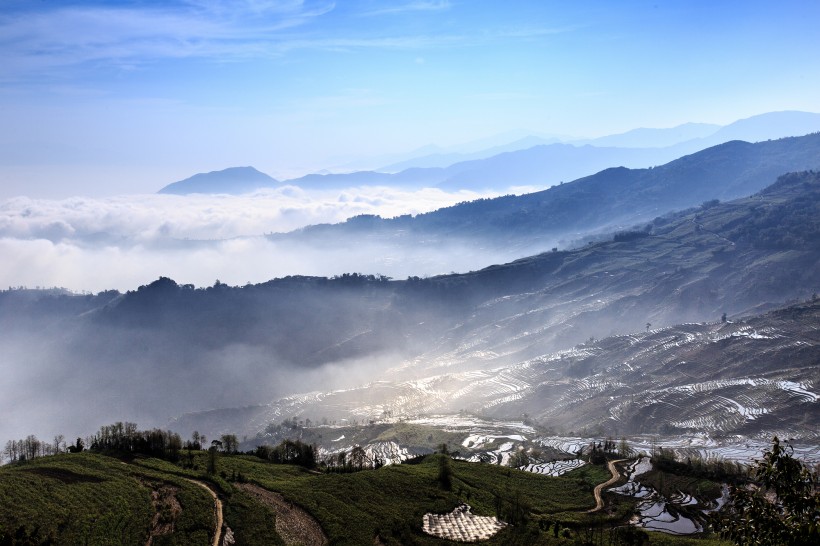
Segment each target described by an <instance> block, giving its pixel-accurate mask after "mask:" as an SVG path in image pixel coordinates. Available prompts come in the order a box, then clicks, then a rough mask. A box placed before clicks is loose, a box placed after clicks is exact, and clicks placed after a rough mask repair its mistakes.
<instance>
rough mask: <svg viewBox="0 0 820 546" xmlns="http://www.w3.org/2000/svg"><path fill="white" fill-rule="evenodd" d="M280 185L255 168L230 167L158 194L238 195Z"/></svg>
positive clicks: (200, 175)
mask: <svg viewBox="0 0 820 546" xmlns="http://www.w3.org/2000/svg"><path fill="white" fill-rule="evenodd" d="M277 184H279V181H278V180H276V179H275V178H272V177H270V176H268V175H267V174H265V173H263V172H260V171H257V170H256V169H254V168H253V167H230V168H228V169H223V170H221V171H211V172H209V173H199V174H195V175H194V176H191V177H189V178H186V179H185V180H180V181H179V182H174V183H172V184H168V185H167V186H165V187H164V188H162V189H161V190H159V192H158V193H170V194H176V195H188V194H190V193H228V194H238V193H245V192H249V191H253V190H256V189H260V188H267V187H273V186H276V185H277Z"/></svg>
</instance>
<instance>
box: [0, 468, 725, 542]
mask: <svg viewBox="0 0 820 546" xmlns="http://www.w3.org/2000/svg"><path fill="white" fill-rule="evenodd" d="M441 457H442V456H441V455H434V456H430V457H427V458H426V459H425V460H424V461H423V462H421V463H419V464H405V465H399V466H387V467H383V468H380V469H378V470H368V471H363V472H357V473H350V474H321V473H317V472H312V471H309V470H306V469H304V468H300V467H296V466H289V465H274V464H270V463H267V462H265V461H262V460H260V459H257V458H255V457H252V456H245V455H237V456H221V457H220V458H219V461H218V466H217V475H215V476H209V475H207V474H205V473H204V472H203V471H202V469H204V468H205V454H204V453H195V454H194V458H195V462H196V463H197V467H198V469H199V470H193V469H190V468H189V469H183V468H182V467H181V466H180V465H177V464H172V463H170V462H168V461H164V460H159V459H150V458H135V459H133V460H130V461H128V462H127V463H124V462H123V461H120V460H119V459H116V458H112V457H106V456H103V455H95V454H89V453H82V454H73V455H59V456H54V457H45V458H42V459H36V460H34V461H31V462H29V463H26V464H22V465H9V466H6V467H2V468H0V537H4V534H5V537H11V538H7V542H8V543H9V544H15V542H14V540H15V539H14V537H15V535H16V534H17V535H19V536H20V537H22V536H24V535H20V534H19V531H20V529H21V528H23V532H24V533H26V534H28V535H31V534H33V533H36V534H37V537H38V540H35V541H30V542H26V543H32V544H41V543H44V539H47V538H49V537H51V538H53V539H54V542H53V543H56V544H112V543H115V544H141V545H144V544H146V542H147V539H148V536H149V532H151V529H154V532H155V533H157V532H159V531H162V530H163V527H162V525H163V523H164V524H172V526H173V533H172V534H168V535H161V534H159V535H156V536H155V537H154V539H153V544H179V545H184V544H192V545H193V544H207V543H208V541H209V540H210V538H211V534H212V532H213V525H214V520H213V501H212V499H211V498H210V497H209V496H208V495H207V492H206V491H204V490H202V488H201V487H199V486H197V485H196V484H193V483H191V482H189V481H188V479H196V480H200V481H204V482H207V483H208V484H209V485H210V486H211V487H212V488H213V489H214V490H215V491H217V492H218V493H219V495H220V497H221V499H222V501H223V505H224V515H225V523H226V525H227V526H228V527H230V528H231V529H232V531H233V533H234V535H235V538H236V540H237V544H252V545H265V544H274V545H278V544H282V541H281V539H280V538H279V537H278V535H277V534H276V531H275V517H274V514H273V512H272V511H271V509H269V508H268V507H266V506H264V505H262V504H260V503H259V502H258V501H256V500H255V499H254V498H253V497H251V496H250V495H248V494H246V493H244V492H243V491H241V490H239V488H237V487H234V485H233V484H234V482H233V481H232V480H233V479H236V478H238V477H239V476H241V478H242V480H243V481H247V482H250V483H254V484H256V485H259V486H261V487H263V488H265V489H268V490H271V491H276V492H279V493H281V494H282V495H283V496H284V497H285V499H286V500H287V501H289V502H292V503H293V504H295V505H298V506H300V507H302V508H304V509H305V510H307V511H308V512H309V513H310V514H311V515H313V517H315V518H316V519H317V521H318V522H319V523H320V525H321V527H322V529H323V530H324V532H325V533H326V534H327V536H328V538H329V541H330V543H331V544H340V545H341V544H349V545H358V544H373V543H374V539H375V538H376V537H378V538H379V539H381V541H382V542H383V543H385V544H420V545H427V544H429V545H433V544H454V543H450V542H449V541H445V540H441V539H437V538H433V537H430V536H427V535H424V534H423V533H422V532H421V524H422V516H423V515H424V514H425V513H427V512H435V513H445V512H449V511H451V510H452V509H453V508H455V507H456V506H457V505H458V504H459V503H461V502H466V503H468V504H470V505H471V506H472V507H473V513H475V514H478V515H485V516H495V515H497V514H499V513H500V514H501V515H502V516H504V518H505V519H507V520H510V519H512V520H513V521H515V522H516V525H514V526H510V527H508V528H507V529H505V530H503V531H501V532H500V533H499V534H498V535H496V536H495V537H494V538H493V539H491V540H489V541H487V542H485V543H486V544H491V545H500V544H576V543H580V542H579V541H580V540H581V539H583V538H584V533H587V534H589V532H590V531H589V529H590V528H592V527H596V526H598V527H603V528H604V529H606V530H609V529H610V528H612V527H614V526H615V525H618V524H621V523H622V522H623V521H624V520H625V519H626V518H627V517H628V516H629V515H630V513H631V511H632V509H633V507H634V505H633V504H632V503H631V502H630V501H629V500H628V499H623V498H620V499H617V501H616V502H615V503H614V504H613V505H612V509H611V510H609V511H608V512H605V513H603V514H601V513H597V514H587V513H586V510H588V509H589V508H591V507H593V506H594V504H595V503H594V499H593V495H592V489H593V488H594V486H595V485H596V484H598V483H600V482H602V481H605V480H606V479H608V477H609V473H608V471H607V470H606V469H605V468H604V467H603V466H594V465H586V466H584V467H582V468H580V469H578V470H576V471H573V472H570V473H568V474H566V475H564V476H561V477H559V478H551V477H545V476H541V475H536V474H530V473H525V472H521V471H518V470H514V469H509V468H505V467H498V466H491V465H483V464H479V463H467V462H463V461H455V460H451V461H449V465H450V469H451V486H450V488H449V489H447V488H445V487H443V486H442V484H441V482H440V480H439V469H440V464H441ZM162 491H164V492H165V493H166V495H165V497H163V496H162V495H160V498H159V500H157V499H156V497H157V492H162ZM168 491H171V494H170V495H168V494H167V493H168ZM152 492H153V493H154V497H155V499H154V500H152ZM556 522H557V523H558V524H559V525H560V527H559V530H560V531H561V532H560V533H559V536H558V537H556V536H555V534H556V533H555V524H556ZM167 528H168V526H167V525H166V527H165V529H166V530H167ZM564 529H567V531H564ZM607 532H608V531H607ZM564 533H566V534H567V535H568V537H569V538H567V537H565V536H564ZM650 537H651V543H652V544H669V545H675V544H697V545H701V546H702V545H710V544H719V543H718V542H712V541H707V540H702V539H693V538H681V537H669V536H665V535H660V534H657V533H653V534H651V535H650ZM2 543H3V542H2V541H1V540H0V544H2ZM17 543H23V542H22V540H19V541H18V542H17Z"/></svg>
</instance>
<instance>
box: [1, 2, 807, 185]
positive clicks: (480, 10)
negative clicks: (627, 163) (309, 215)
mask: <svg viewBox="0 0 820 546" xmlns="http://www.w3.org/2000/svg"><path fill="white" fill-rule="evenodd" d="M818 20H820V3H818V2H815V1H812V0H807V1H800V2H795V1H782V2H776V3H775V2H757V1H721V2H713V1H680V2H674V1H655V2H643V1H624V2H609V1H605V2H569V1H567V2H559V1H545V0H532V1H526V0H521V1H510V2H503V3H502V2H497V1H482V0H470V1H466V0H396V1H392V2H387V1H375V0H348V1H343V0H338V1H335V2H334V1H329V0H304V1H299V0H268V1H266V0H247V1H241V0H240V1H231V2H223V1H220V0H191V1H182V2H178V1H177V2H174V1H152V0H136V1H129V2H109V1H106V2H103V1H70V0H69V1H50V0H43V1H30V0H0V119H2V123H0V199H3V198H10V197H15V196H21V195H25V196H28V197H32V198H50V199H63V198H67V197H73V196H88V197H95V198H98V197H107V196H115V195H121V194H135V193H152V192H155V191H156V190H158V189H159V188H161V187H163V186H165V185H166V184H168V183H171V182H174V181H176V180H180V179H182V178H186V177H188V176H190V175H192V174H194V173H197V172H207V171H211V170H218V169H223V168H226V167H231V166H242V165H253V166H254V167H256V168H257V169H259V170H262V171H263V172H266V173H268V174H270V175H272V176H274V177H277V178H289V177H293V176H297V175H301V174H304V173H306V172H312V171H317V170H320V169H324V168H331V169H333V168H336V169H340V168H344V167H345V166H346V165H347V166H349V165H352V164H353V163H356V164H359V165H367V164H368V163H369V164H370V166H371V167H378V166H380V165H379V164H378V162H379V158H380V157H383V156H384V155H385V154H393V153H401V152H409V151H411V150H413V149H416V148H419V147H422V146H425V145H428V144H436V145H440V146H452V145H457V144H460V143H465V142H469V141H472V140H476V139H480V138H485V137H490V136H492V135H495V134H499V133H504V132H507V131H516V130H519V131H520V130H525V131H531V132H537V133H539V134H557V135H570V136H578V137H594V136H601V135H606V134H612V133H617V132H622V131H626V130H629V129H632V128H636V127H671V126H674V125H677V124H680V123H684V122H689V121H693V122H708V123H718V124H726V123H729V122H732V121H734V120H737V119H741V118H744V117H749V116H752V115H755V114H760V113H763V112H769V111H777V110H805V111H813V112H817V111H820V70H818V68H820V67H819V66H818V59H817V51H819V50H820V34H818V33H817V31H816V22H817V21H818Z"/></svg>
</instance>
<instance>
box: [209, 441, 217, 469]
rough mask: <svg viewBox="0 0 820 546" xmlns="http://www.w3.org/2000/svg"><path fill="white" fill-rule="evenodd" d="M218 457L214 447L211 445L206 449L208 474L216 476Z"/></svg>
mask: <svg viewBox="0 0 820 546" xmlns="http://www.w3.org/2000/svg"><path fill="white" fill-rule="evenodd" d="M214 441H216V440H214ZM218 457H219V454H218V452H217V449H216V446H215V445H212V446H211V447H210V448H208V467H207V470H208V474H212V475H213V474H216V470H217V468H216V467H217V460H218Z"/></svg>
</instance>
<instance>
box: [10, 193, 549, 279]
mask: <svg viewBox="0 0 820 546" xmlns="http://www.w3.org/2000/svg"><path fill="white" fill-rule="evenodd" d="M490 196H492V195H490V194H482V193H476V192H469V191H459V192H445V191H441V190H438V189H423V190H418V191H403V190H396V189H389V188H358V189H348V190H339V191H305V190H302V189H300V188H297V187H293V186H288V187H283V188H278V189H275V190H267V191H259V192H256V193H254V194H249V195H243V196H228V195H217V196H212V195H192V196H175V195H129V196H119V197H111V198H103V199H92V198H83V197H75V198H71V199H65V200H59V201H52V200H42V199H37V200H35V199H30V198H26V197H18V198H14V199H9V200H6V201H3V202H0V256H2V257H3V261H4V264H5V267H3V268H2V269H0V286H4V287H10V286H13V287H17V286H26V287H35V286H42V287H64V288H68V289H71V290H75V291H83V290H87V291H92V292H97V291H101V290H107V289H118V290H123V291H124V290H129V289H133V288H136V287H137V286H139V285H140V284H144V283H146V282H149V281H151V280H153V279H156V278H157V277H159V276H169V277H171V278H174V279H176V280H177V281H179V282H183V283H192V284H195V285H197V286H210V285H211V284H213V283H214V281H215V280H216V279H219V280H220V281H222V282H225V283H228V284H232V285H240V284H245V283H247V282H252V283H256V282H263V281H266V280H269V279H271V278H274V277H281V276H286V275H295V274H300V275H322V276H331V275H335V274H340V273H345V272H354V271H358V272H363V273H380V274H384V275H388V276H392V277H396V278H401V277H406V276H409V275H419V276H423V275H433V274H438V273H449V272H451V271H463V270H470V269H477V268H480V267H483V266H486V265H489V264H492V263H496V262H498V261H504V260H507V259H510V258H511V257H516V256H511V255H498V254H497V253H495V252H492V251H482V249H480V248H475V247H470V248H461V247H453V246H450V247H447V248H441V247H439V248H435V249H432V248H420V249H415V250H412V251H406V249H402V250H401V251H399V250H397V249H396V248H395V247H392V246H388V245H384V244H382V245H375V244H374V245H373V246H372V247H367V246H359V247H357V248H355V249H354V250H351V249H343V248H336V247H334V245H332V244H324V243H325V242H323V245H322V248H304V247H299V246H295V245H293V244H287V243H282V242H278V243H275V242H272V241H270V240H268V239H266V238H264V237H263V235H264V234H268V233H278V232H287V231H291V230H294V229H297V228H300V227H303V226H306V225H310V224H318V223H335V222H341V221H344V220H345V219H347V218H349V217H351V216H355V215H359V214H378V215H381V216H383V217H393V216H396V215H400V214H417V213H421V212H427V211H431V210H435V209H438V208H441V207H445V206H449V205H453V204H455V203H458V202H461V201H469V200H474V199H477V198H480V197H490ZM538 250H543V249H538Z"/></svg>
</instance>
